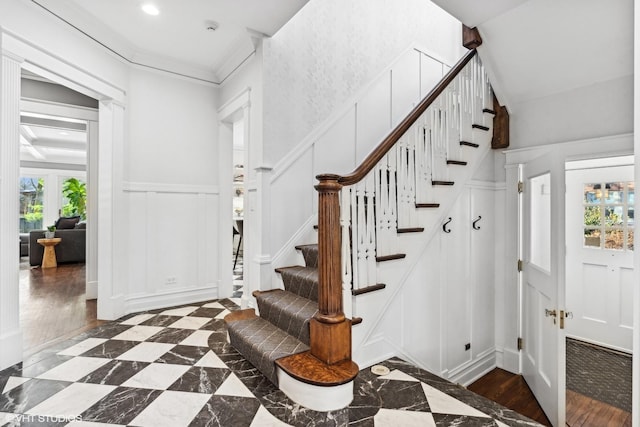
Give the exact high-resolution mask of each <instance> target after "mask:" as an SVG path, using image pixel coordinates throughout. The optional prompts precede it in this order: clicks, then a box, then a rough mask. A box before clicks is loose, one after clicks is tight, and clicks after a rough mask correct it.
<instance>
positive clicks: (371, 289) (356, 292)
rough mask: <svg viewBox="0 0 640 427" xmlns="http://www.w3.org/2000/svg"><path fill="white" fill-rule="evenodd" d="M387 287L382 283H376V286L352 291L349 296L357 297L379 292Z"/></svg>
mask: <svg viewBox="0 0 640 427" xmlns="http://www.w3.org/2000/svg"><path fill="white" fill-rule="evenodd" d="M386 287H387V285H385V284H384V283H378V284H376V285H371V286H367V287H366V288H359V289H352V290H351V295H353V296H357V295H362V294H368V293H369V292H375V291H379V290H380V289H384V288H386Z"/></svg>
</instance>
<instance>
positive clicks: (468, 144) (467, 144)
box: [460, 141, 480, 148]
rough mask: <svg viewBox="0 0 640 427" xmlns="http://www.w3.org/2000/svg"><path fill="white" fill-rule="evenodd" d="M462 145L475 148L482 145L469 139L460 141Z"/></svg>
mask: <svg viewBox="0 0 640 427" xmlns="http://www.w3.org/2000/svg"><path fill="white" fill-rule="evenodd" d="M460 145H463V146H465V147H473V148H478V147H480V144H476V143H475V142H469V141H460Z"/></svg>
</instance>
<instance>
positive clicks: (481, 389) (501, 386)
mask: <svg viewBox="0 0 640 427" xmlns="http://www.w3.org/2000/svg"><path fill="white" fill-rule="evenodd" d="M467 388H468V389H469V390H471V391H472V392H474V393H476V394H479V395H480V396H484V397H486V398H487V399H489V400H493V401H494V402H496V403H499V404H500V405H502V406H505V407H507V408H509V409H511V410H514V411H516V412H518V413H519V414H522V415H524V416H526V417H529V418H531V419H532V420H535V421H537V422H539V423H540V424H542V425H545V426H549V427H550V426H551V423H550V422H549V419H548V418H547V416H546V415H545V413H544V411H543V410H542V408H541V407H540V405H539V404H538V401H537V400H536V398H535V396H534V395H533V393H532V392H531V389H530V388H529V386H528V385H527V383H526V382H525V380H524V378H522V375H516V374H512V373H511V372H507V371H505V370H504V369H499V368H496V369H494V370H493V371H491V372H489V373H488V374H487V375H485V376H483V377H482V378H480V379H478V380H477V381H475V382H474V383H472V384H470V385H469V387H467Z"/></svg>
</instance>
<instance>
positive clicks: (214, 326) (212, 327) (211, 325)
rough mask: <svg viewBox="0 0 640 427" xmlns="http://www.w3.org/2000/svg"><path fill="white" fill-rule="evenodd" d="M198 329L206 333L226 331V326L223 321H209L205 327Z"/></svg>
mask: <svg viewBox="0 0 640 427" xmlns="http://www.w3.org/2000/svg"><path fill="white" fill-rule="evenodd" d="M200 329H204V330H207V331H218V332H220V331H226V330H227V325H226V323H224V319H211V320H210V321H209V322H208V323H207V324H206V325H204V326H203V327H201V328H200Z"/></svg>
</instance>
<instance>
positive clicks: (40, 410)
mask: <svg viewBox="0 0 640 427" xmlns="http://www.w3.org/2000/svg"><path fill="white" fill-rule="evenodd" d="M113 389H115V387H114V386H109V385H100V384H82V383H74V384H71V385H70V386H69V387H67V388H65V389H64V390H61V391H60V392H58V393H56V394H54V395H53V396H51V397H50V398H48V399H46V400H44V401H43V402H41V403H39V404H38V405H36V406H34V407H33V408H31V409H29V410H28V411H27V412H26V413H27V414H31V415H48V416H53V417H66V418H69V419H72V418H74V417H77V416H78V415H80V414H82V413H83V412H84V411H85V410H86V409H87V408H89V407H90V406H91V405H93V404H94V403H96V402H97V401H99V400H100V399H102V398H103V397H105V396H106V395H107V394H109V393H110V392H111V391H113Z"/></svg>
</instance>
